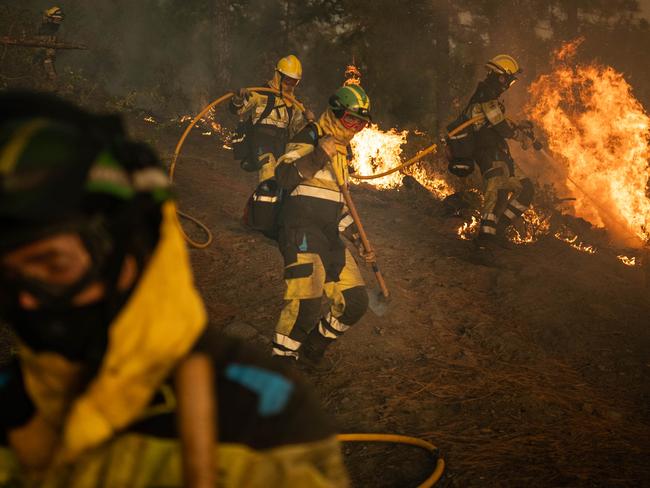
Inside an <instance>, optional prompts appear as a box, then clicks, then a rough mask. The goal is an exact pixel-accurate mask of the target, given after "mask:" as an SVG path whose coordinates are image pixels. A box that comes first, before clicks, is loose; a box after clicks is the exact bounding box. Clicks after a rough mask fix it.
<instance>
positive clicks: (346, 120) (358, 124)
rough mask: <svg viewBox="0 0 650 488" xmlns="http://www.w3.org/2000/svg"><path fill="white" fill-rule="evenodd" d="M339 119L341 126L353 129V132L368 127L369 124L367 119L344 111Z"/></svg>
mask: <svg viewBox="0 0 650 488" xmlns="http://www.w3.org/2000/svg"><path fill="white" fill-rule="evenodd" d="M339 120H340V121H341V124H342V125H343V127H345V128H346V129H350V130H353V131H355V132H360V131H362V130H363V129H365V128H366V127H368V124H369V122H368V121H367V120H364V119H361V118H359V117H358V116H356V115H354V114H352V113H350V112H345V113H344V114H343V116H342V117H341V118H340V119H339Z"/></svg>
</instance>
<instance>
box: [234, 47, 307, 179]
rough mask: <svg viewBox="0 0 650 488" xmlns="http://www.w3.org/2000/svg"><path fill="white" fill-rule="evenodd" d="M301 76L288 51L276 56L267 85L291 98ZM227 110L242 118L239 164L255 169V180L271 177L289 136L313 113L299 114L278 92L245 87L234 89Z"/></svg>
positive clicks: (296, 63) (300, 67) (245, 167)
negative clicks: (242, 141)
mask: <svg viewBox="0 0 650 488" xmlns="http://www.w3.org/2000/svg"><path fill="white" fill-rule="evenodd" d="M301 79H302V64H301V63H300V60H299V59H298V58H297V57H296V56H294V55H293V54H290V55H289V56H286V57H284V58H282V59H280V60H279V61H278V63H277V65H276V67H275V72H274V74H273V78H272V79H271V80H270V81H269V82H268V83H267V84H268V86H269V88H273V89H275V90H277V91H279V92H280V93H281V94H287V95H289V96H290V97H294V93H295V89H296V86H297V85H298V83H300V80H301ZM230 111H231V112H232V113H234V114H237V115H238V116H239V117H240V118H242V119H243V121H244V122H243V124H242V126H241V129H240V130H241V131H243V132H244V133H245V134H241V135H242V136H244V137H245V139H247V140H246V142H245V144H244V146H245V149H246V150H245V151H244V152H245V154H242V155H241V157H242V167H243V168H244V169H246V170H248V171H259V181H260V182H263V181H266V180H268V179H271V178H273V172H274V170H275V165H276V162H277V159H278V158H279V157H280V156H281V155H282V154H284V149H285V146H286V144H287V142H288V141H289V139H290V138H291V137H292V136H294V135H295V134H296V133H297V132H298V131H299V130H300V129H302V128H303V127H304V126H305V124H306V123H307V120H312V119H313V118H314V117H313V114H312V113H311V112H309V111H306V112H305V113H303V112H302V111H301V110H300V109H298V107H296V106H294V105H293V104H292V102H291V101H290V100H288V99H286V98H284V97H282V95H275V94H273V93H258V92H255V91H249V90H247V89H240V90H237V91H236V94H235V96H234V97H233V98H232V99H231V101H230Z"/></svg>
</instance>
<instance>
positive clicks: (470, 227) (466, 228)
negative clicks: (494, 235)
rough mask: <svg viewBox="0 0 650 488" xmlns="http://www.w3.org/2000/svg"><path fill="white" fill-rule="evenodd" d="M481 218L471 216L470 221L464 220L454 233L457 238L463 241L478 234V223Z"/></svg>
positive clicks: (469, 239)
mask: <svg viewBox="0 0 650 488" xmlns="http://www.w3.org/2000/svg"><path fill="white" fill-rule="evenodd" d="M480 222H481V220H480V219H479V218H477V217H475V216H472V220H471V221H470V222H465V223H463V225H461V226H460V227H459V228H458V229H457V230H456V234H457V235H458V237H459V238H461V239H462V240H464V241H471V240H472V239H474V238H475V237H476V235H477V234H478V228H479V223H480Z"/></svg>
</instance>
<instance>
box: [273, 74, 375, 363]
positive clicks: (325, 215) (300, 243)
mask: <svg viewBox="0 0 650 488" xmlns="http://www.w3.org/2000/svg"><path fill="white" fill-rule="evenodd" d="M369 122H370V99H369V98H368V95H367V94H366V92H365V91H364V89H363V88H362V87H361V86H360V85H348V86H343V87H341V88H339V89H338V90H337V91H336V92H335V93H334V95H332V97H331V98H330V100H329V107H328V108H327V110H326V111H325V112H324V113H323V114H322V115H321V116H320V118H319V119H318V121H317V122H313V123H310V124H308V125H307V126H306V127H305V128H304V129H303V130H302V131H300V132H299V133H298V134H297V135H296V136H295V137H294V138H293V139H292V141H291V142H290V143H289V144H288V146H287V151H286V153H285V154H284V155H283V156H281V157H280V159H279V161H278V165H277V167H276V170H275V177H276V181H277V183H278V185H279V186H280V187H281V188H282V189H284V190H285V191H286V192H287V194H288V196H287V197H286V198H285V200H284V203H283V207H282V212H281V216H280V233H279V245H280V251H281V252H282V256H283V258H284V264H285V269H284V279H285V285H286V291H285V295H284V298H285V307H284V309H283V310H282V312H281V314H280V318H279V320H278V323H277V326H276V329H275V335H274V338H273V350H272V354H273V355H274V356H275V357H277V358H281V359H288V360H290V361H291V360H300V362H303V363H306V364H307V366H309V367H311V368H312V369H314V370H317V371H327V370H329V369H331V368H332V367H333V363H332V361H331V359H329V358H328V357H327V356H325V351H326V349H327V348H328V346H329V345H330V344H332V343H333V342H334V341H335V340H336V339H337V338H339V337H340V336H341V335H342V334H343V333H344V332H345V331H346V330H348V329H349V328H350V326H351V325H353V324H355V323H356V322H358V321H359V320H360V319H361V317H362V316H363V315H364V313H365V312H366V309H367V307H368V294H367V291H366V287H365V284H364V281H363V279H362V277H361V273H360V272H359V269H358V267H357V265H356V263H355V261H354V258H353V257H352V255H351V253H350V251H349V250H348V249H347V248H346V246H345V244H344V242H343V241H342V240H341V236H345V237H347V238H348V239H349V240H351V241H352V242H354V243H355V244H356V245H357V247H360V240H359V235H358V231H357V228H356V225H355V224H354V222H353V219H352V217H351V216H350V215H349V213H348V211H347V208H346V206H345V201H344V197H343V195H342V193H341V191H340V188H339V184H338V182H345V183H347V180H348V175H349V173H348V160H347V146H348V144H349V142H350V140H351V139H352V137H354V135H355V134H356V133H357V132H359V131H361V130H362V129H364V128H365V127H366V126H367V125H368V123H369ZM369 254H370V253H368V254H366V255H364V257H365V258H366V260H367V261H369V262H374V256H372V255H369ZM323 296H326V297H327V298H329V299H330V301H331V306H330V308H329V311H328V312H327V313H326V314H325V316H321V301H322V298H323Z"/></svg>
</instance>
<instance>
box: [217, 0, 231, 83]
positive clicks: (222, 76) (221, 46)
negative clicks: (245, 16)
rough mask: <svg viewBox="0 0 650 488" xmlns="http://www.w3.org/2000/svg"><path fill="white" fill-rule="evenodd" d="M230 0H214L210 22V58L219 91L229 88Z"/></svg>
mask: <svg viewBox="0 0 650 488" xmlns="http://www.w3.org/2000/svg"><path fill="white" fill-rule="evenodd" d="M229 5H230V2H228V1H227V0H214V3H213V4H212V7H213V16H212V17H213V23H212V58H213V63H214V89H215V93H221V92H224V91H226V90H228V89H230V88H231V86H230V83H231V70H230V63H231V60H232V56H231V55H232V36H231V18H230V17H231V16H230V9H229Z"/></svg>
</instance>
